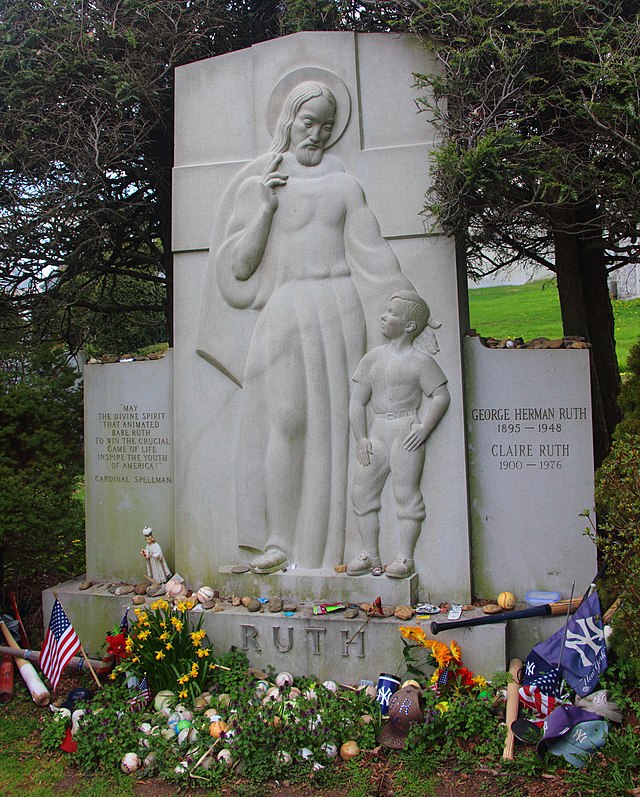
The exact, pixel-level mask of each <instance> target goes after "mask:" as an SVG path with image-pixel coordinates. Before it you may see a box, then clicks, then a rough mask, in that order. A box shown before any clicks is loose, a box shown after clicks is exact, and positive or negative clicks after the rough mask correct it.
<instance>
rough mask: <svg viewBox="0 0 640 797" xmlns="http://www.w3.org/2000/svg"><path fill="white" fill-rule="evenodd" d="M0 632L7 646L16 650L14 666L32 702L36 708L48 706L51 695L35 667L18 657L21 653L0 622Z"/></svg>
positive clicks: (20, 656)
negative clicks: (16, 666)
mask: <svg viewBox="0 0 640 797" xmlns="http://www.w3.org/2000/svg"><path fill="white" fill-rule="evenodd" d="M0 631H2V633H3V634H4V638H5V639H6V640H7V645H8V646H9V648H12V649H14V650H17V652H18V655H17V656H15V660H16V664H17V665H18V670H19V671H20V675H21V676H22V680H23V681H24V682H25V685H26V687H27V689H28V690H29V693H30V694H31V697H32V698H33V702H34V703H35V704H36V705H37V706H48V705H49V703H50V702H51V695H50V694H49V690H48V689H47V687H46V686H45V685H44V684H43V683H42V681H41V679H40V676H39V675H38V673H37V672H36V670H35V667H34V666H33V664H30V663H29V662H28V661H27V660H26V659H25V658H24V657H23V656H22V655H20V654H21V653H22V651H21V650H20V648H19V647H18V643H17V642H16V641H15V639H14V638H13V637H12V636H11V633H10V632H9V629H8V628H7V626H6V625H5V624H4V623H3V622H0ZM9 655H11V653H9Z"/></svg>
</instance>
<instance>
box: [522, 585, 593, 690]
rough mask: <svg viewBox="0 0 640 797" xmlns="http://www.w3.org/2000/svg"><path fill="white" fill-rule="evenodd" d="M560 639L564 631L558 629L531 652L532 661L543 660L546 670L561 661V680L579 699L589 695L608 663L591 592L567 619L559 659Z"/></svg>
mask: <svg viewBox="0 0 640 797" xmlns="http://www.w3.org/2000/svg"><path fill="white" fill-rule="evenodd" d="M563 638H564V628H560V629H559V630H558V631H556V632H555V634H553V635H552V636H550V637H549V639H547V640H545V641H544V642H540V643H538V644H537V645H536V646H535V647H534V648H533V650H532V651H531V653H532V654H536V657H537V659H536V662H539V660H540V659H543V660H544V661H545V662H548V663H549V665H550V668H551V667H554V666H556V667H557V666H558V662H560V661H561V665H560V669H561V671H562V675H563V676H564V679H565V680H566V682H567V683H568V684H569V686H570V687H571V688H572V689H573V690H575V691H576V692H577V693H578V695H580V696H581V697H583V696H584V695H588V694H590V693H591V692H593V690H594V689H595V688H596V685H597V683H598V679H599V678H600V675H601V674H602V673H603V672H604V671H605V670H606V669H607V664H608V662H607V649H606V647H605V643H604V629H603V625H602V609H601V608H600V598H599V597H598V593H597V592H596V591H595V590H594V591H593V592H592V593H591V595H589V597H588V598H587V599H586V600H583V601H582V603H581V604H580V606H579V607H578V611H577V612H576V613H575V614H574V615H573V617H572V618H571V619H570V620H569V624H568V626H567V637H566V640H565V643H564V650H562V656H561V655H560V654H561V648H562V640H563ZM530 655H531V654H530ZM527 661H528V658H527Z"/></svg>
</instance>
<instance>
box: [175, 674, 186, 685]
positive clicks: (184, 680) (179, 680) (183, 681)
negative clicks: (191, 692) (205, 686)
mask: <svg viewBox="0 0 640 797" xmlns="http://www.w3.org/2000/svg"><path fill="white" fill-rule="evenodd" d="M188 682H189V676H188V675H181V676H180V677H179V678H178V683H179V684H180V685H182V684H186V683H188Z"/></svg>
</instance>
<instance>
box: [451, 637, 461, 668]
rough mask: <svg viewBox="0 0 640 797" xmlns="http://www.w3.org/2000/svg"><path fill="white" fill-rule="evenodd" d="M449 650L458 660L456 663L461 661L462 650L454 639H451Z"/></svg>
mask: <svg viewBox="0 0 640 797" xmlns="http://www.w3.org/2000/svg"><path fill="white" fill-rule="evenodd" d="M449 650H450V651H451V655H452V656H453V658H454V659H455V660H456V661H457V662H458V664H460V663H461V661H462V650H461V649H460V645H458V643H457V642H456V641H455V640H453V639H452V640H451V644H450V645H449Z"/></svg>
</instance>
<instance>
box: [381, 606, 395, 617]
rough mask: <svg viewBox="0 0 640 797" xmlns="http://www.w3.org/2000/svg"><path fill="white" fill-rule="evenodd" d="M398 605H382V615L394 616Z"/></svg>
mask: <svg viewBox="0 0 640 797" xmlns="http://www.w3.org/2000/svg"><path fill="white" fill-rule="evenodd" d="M395 611H396V607H395V606H383V607H382V616H383V617H393V615H394V614H395Z"/></svg>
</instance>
